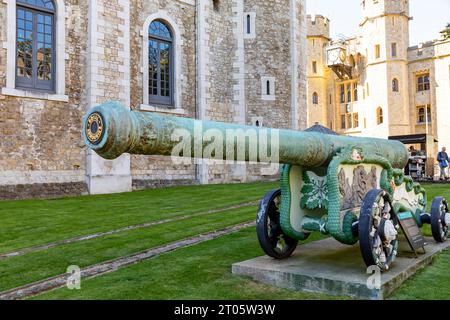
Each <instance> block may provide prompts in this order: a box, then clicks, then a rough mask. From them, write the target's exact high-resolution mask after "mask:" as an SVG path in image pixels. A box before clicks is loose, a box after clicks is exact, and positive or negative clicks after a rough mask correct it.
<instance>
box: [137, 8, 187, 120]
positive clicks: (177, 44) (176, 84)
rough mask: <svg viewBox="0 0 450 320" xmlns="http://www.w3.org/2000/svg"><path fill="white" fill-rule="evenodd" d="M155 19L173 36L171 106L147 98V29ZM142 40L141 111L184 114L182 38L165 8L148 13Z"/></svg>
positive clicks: (176, 25) (177, 26) (178, 28)
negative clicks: (161, 22)
mask: <svg viewBox="0 0 450 320" xmlns="http://www.w3.org/2000/svg"><path fill="white" fill-rule="evenodd" d="M155 20H161V21H163V22H165V24H166V25H167V26H168V27H169V28H170V29H171V31H172V37H173V54H172V55H173V105H171V106H159V105H155V104H152V103H150V101H149V100H150V99H149V88H148V86H149V75H148V67H149V66H148V54H149V52H148V44H147V42H148V36H149V34H148V31H149V27H150V24H151V23H152V22H153V21H155ZM141 41H142V59H141V63H142V69H141V73H142V104H141V105H140V109H141V110H142V111H154V112H163V113H173V114H186V111H185V110H184V109H183V108H182V104H181V78H182V72H181V61H182V60H181V57H182V56H183V55H182V54H183V52H182V50H183V49H182V44H183V42H182V39H181V31H180V27H179V25H178V24H177V23H176V22H175V20H174V19H173V18H172V17H171V16H170V15H169V14H168V13H167V11H165V10H159V11H157V12H155V13H153V14H151V15H149V16H148V17H147V18H146V20H145V22H144V25H143V29H142V31H141Z"/></svg>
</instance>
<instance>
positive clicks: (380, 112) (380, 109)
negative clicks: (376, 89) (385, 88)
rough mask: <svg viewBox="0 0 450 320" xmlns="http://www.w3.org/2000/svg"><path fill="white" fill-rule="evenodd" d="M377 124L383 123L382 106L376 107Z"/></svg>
mask: <svg viewBox="0 0 450 320" xmlns="http://www.w3.org/2000/svg"><path fill="white" fill-rule="evenodd" d="M376 112H377V125H381V124H383V123H384V111H383V108H382V107H378V108H377V111H376Z"/></svg>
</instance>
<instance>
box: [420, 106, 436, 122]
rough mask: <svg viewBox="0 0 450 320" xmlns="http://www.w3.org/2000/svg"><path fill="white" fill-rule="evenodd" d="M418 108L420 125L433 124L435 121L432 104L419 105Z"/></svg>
mask: <svg viewBox="0 0 450 320" xmlns="http://www.w3.org/2000/svg"><path fill="white" fill-rule="evenodd" d="M416 109H417V124H418V125H424V124H431V123H432V122H433V118H432V114H431V105H430V104H427V105H421V106H417V107H416ZM425 110H426V111H425Z"/></svg>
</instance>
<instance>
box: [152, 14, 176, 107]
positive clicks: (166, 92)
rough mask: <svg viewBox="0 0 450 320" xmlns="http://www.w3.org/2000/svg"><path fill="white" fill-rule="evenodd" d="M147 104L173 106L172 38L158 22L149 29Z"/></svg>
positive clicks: (153, 23)
mask: <svg viewBox="0 0 450 320" xmlns="http://www.w3.org/2000/svg"><path fill="white" fill-rule="evenodd" d="M148 53H149V56H148V73H149V91H148V92H149V102H150V103H156V104H163V105H172V104H173V36H172V32H171V30H170V28H169V27H168V26H167V25H166V24H165V23H164V22H163V21H160V20H155V21H153V22H152V23H151V24H150V27H149V39H148Z"/></svg>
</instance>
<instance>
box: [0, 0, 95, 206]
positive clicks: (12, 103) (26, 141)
mask: <svg viewBox="0 0 450 320" xmlns="http://www.w3.org/2000/svg"><path fill="white" fill-rule="evenodd" d="M64 2H65V5H66V14H67V18H66V19H65V33H66V43H65V48H64V51H65V55H66V57H65V58H66V59H65V75H66V82H65V91H66V92H65V93H66V95H67V96H68V102H58V101H50V100H43V99H29V98H24V97H14V96H6V95H0V137H1V138H0V199H5V198H6V199H18V198H26V197H40V196H61V195H74V194H82V193H86V192H87V187H86V183H85V169H86V149H85V147H84V145H83V143H82V142H81V118H82V116H83V115H84V112H85V110H86V72H85V66H86V63H87V61H86V48H87V34H88V32H87V28H88V25H87V21H86V19H85V17H86V16H87V14H88V6H87V2H86V1H78V0H65V1H64ZM6 9H7V5H6V3H5V2H0V24H1V27H0V42H1V43H3V42H5V41H6V40H7V39H6V35H7V28H6V24H7V20H6ZM6 54H7V51H6V50H5V49H4V48H0V86H2V87H4V86H5V85H6V71H7V63H6ZM12 54H14V52H13V53H12Z"/></svg>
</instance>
